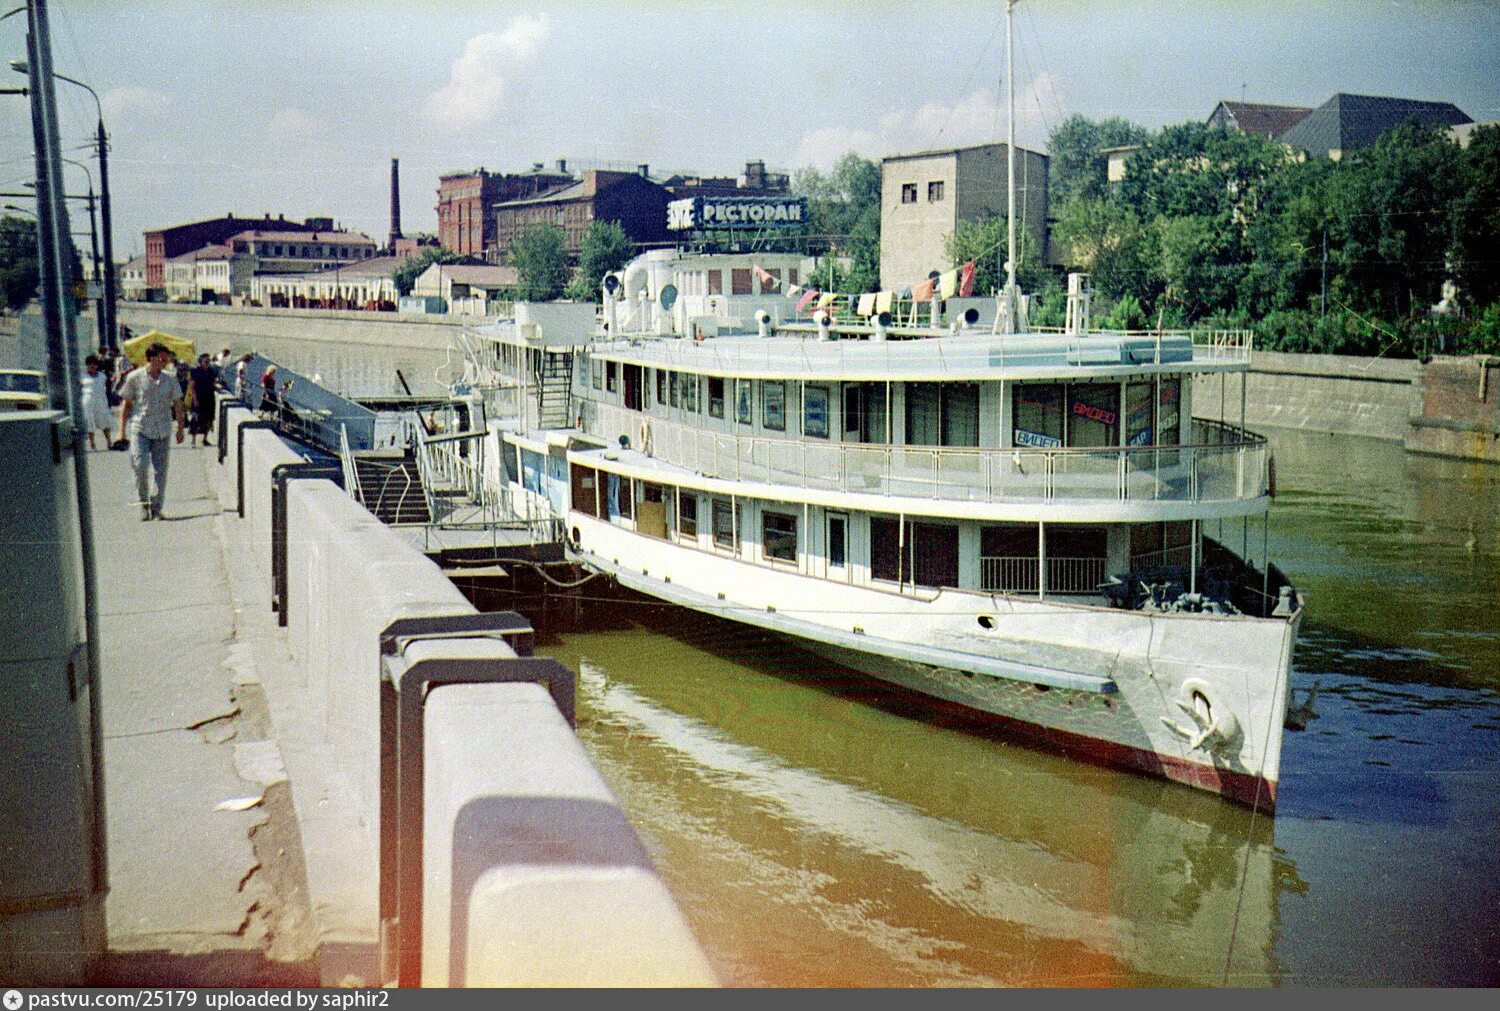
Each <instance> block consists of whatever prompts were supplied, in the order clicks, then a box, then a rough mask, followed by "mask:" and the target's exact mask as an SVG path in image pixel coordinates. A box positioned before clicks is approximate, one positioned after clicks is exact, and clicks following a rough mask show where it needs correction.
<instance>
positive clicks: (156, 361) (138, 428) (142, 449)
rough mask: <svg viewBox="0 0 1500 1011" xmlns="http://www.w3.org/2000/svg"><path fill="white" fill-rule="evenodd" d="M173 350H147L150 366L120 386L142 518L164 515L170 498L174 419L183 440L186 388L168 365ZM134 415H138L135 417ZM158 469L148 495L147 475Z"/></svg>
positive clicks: (155, 347) (123, 423) (123, 425)
mask: <svg viewBox="0 0 1500 1011" xmlns="http://www.w3.org/2000/svg"><path fill="white" fill-rule="evenodd" d="M171 363H172V352H171V351H169V350H167V346H166V345H165V344H153V345H151V347H149V348H147V349H146V367H145V368H140V369H136V370H135V371H134V372H132V373H130V375H128V376H126V377H125V385H124V386H122V387H121V388H120V398H121V399H120V431H122V432H128V433H129V435H130V466H131V467H132V468H133V469H134V470H135V490H136V496H137V498H138V499H139V500H140V503H141V519H143V520H152V519H160V518H161V507H162V504H163V502H165V501H166V497H167V462H168V456H169V454H170V452H171V448H172V447H171V444H170V443H169V442H168V441H167V440H168V439H170V438H171V437H172V422H173V421H174V420H175V421H176V422H177V441H178V442H179V443H180V442H182V433H183V410H182V388H181V387H180V386H178V384H177V377H176V375H174V374H173V373H172V371H171V370H170V369H169V368H168V366H169V365H170V364H171ZM132 415H133V416H134V417H132ZM151 471H154V472H155V476H156V494H154V495H148V489H147V481H146V479H147V477H148V476H149V472H151Z"/></svg>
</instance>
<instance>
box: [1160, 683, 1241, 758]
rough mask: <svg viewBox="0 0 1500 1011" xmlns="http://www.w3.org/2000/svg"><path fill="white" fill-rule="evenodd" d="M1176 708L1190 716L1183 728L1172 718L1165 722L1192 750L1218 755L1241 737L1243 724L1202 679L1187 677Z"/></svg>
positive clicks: (1174, 703)
mask: <svg viewBox="0 0 1500 1011" xmlns="http://www.w3.org/2000/svg"><path fill="white" fill-rule="evenodd" d="M1172 703H1173V705H1174V706H1175V707H1176V708H1177V709H1179V710H1181V711H1182V713H1183V714H1184V715H1186V716H1187V718H1188V722H1189V725H1188V726H1183V725H1182V724H1180V723H1178V722H1177V721H1176V720H1175V719H1172V718H1171V717H1169V716H1163V717H1162V718H1161V721H1162V723H1163V724H1165V725H1166V726H1167V728H1168V729H1169V730H1171V731H1173V732H1174V733H1176V734H1177V735H1178V736H1180V737H1182V738H1183V739H1184V740H1185V741H1186V742H1187V750H1188V751H1200V750H1201V751H1204V752H1207V753H1209V754H1214V753H1217V752H1221V751H1224V750H1226V749H1227V748H1228V747H1229V746H1230V745H1232V744H1233V743H1235V742H1236V741H1237V740H1238V739H1239V737H1240V721H1239V719H1238V718H1237V717H1236V716H1235V714H1234V710H1232V709H1230V707H1229V705H1228V704H1227V703H1226V702H1225V701H1224V698H1223V696H1222V695H1221V694H1220V693H1219V692H1218V690H1217V689H1215V688H1214V687H1213V686H1212V685H1210V684H1209V683H1208V682H1207V681H1204V680H1203V679H1202V678H1187V679H1185V680H1184V681H1183V682H1182V688H1181V689H1180V690H1179V691H1178V693H1177V697H1176V698H1174V699H1173V700H1172Z"/></svg>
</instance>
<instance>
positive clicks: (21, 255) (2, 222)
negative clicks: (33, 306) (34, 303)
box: [0, 214, 42, 309]
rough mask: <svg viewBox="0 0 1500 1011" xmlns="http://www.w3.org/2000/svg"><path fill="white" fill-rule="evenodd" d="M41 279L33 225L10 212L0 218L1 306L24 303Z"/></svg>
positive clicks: (14, 305) (17, 305)
mask: <svg viewBox="0 0 1500 1011" xmlns="http://www.w3.org/2000/svg"><path fill="white" fill-rule="evenodd" d="M41 281H42V270H41V263H40V261H39V260H38V258H37V245H36V225H35V224H34V223H33V222H31V221H28V220H27V219H25V218H21V217H16V216H14V215H10V214H7V215H6V216H5V217H3V218H0V291H3V293H4V298H5V307H6V308H7V309H20V308H22V307H24V306H25V305H26V303H27V302H29V301H31V299H32V298H33V297H35V295H36V290H37V286H38V285H39V284H41Z"/></svg>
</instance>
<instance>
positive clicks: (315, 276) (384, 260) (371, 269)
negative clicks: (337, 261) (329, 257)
mask: <svg viewBox="0 0 1500 1011" xmlns="http://www.w3.org/2000/svg"><path fill="white" fill-rule="evenodd" d="M405 262H406V260H405V259H404V258H403V257H400V256H372V257H370V258H369V259H368V260H355V261H353V262H352V263H347V264H345V265H344V266H342V267H329V268H328V269H327V270H316V271H308V272H307V273H301V274H261V275H260V277H261V278H262V279H269V280H286V281H311V280H324V281H334V280H337V281H350V280H354V279H357V278H372V277H373V278H382V277H384V278H388V277H390V276H391V273H392V272H393V271H394V270H395V269H396V268H397V267H399V266H401V264H403V263H405Z"/></svg>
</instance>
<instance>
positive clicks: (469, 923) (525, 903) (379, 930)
mask: <svg viewBox="0 0 1500 1011" xmlns="http://www.w3.org/2000/svg"><path fill="white" fill-rule="evenodd" d="M226 415H227V417H226V424H225V428H226V431H225V433H224V435H225V446H226V450H227V453H226V458H225V460H224V465H223V466H222V467H221V468H218V474H217V477H218V482H217V483H218V488H219V494H220V496H221V500H222V501H223V502H225V504H226V506H228V507H230V508H232V509H234V514H229V513H226V519H225V526H226V533H227V543H228V545H229V561H230V566H229V568H230V572H231V578H232V584H233V586H234V588H235V597H236V600H237V601H239V602H240V608H239V613H240V620H241V622H242V623H243V625H242V627H243V628H244V629H245V632H246V637H247V639H248V641H249V643H250V649H249V651H248V654H247V655H246V656H245V657H244V659H245V660H246V662H247V663H248V664H249V665H250V666H252V667H253V668H254V669H255V671H256V674H257V677H258V678H259V679H260V680H261V681H262V682H263V683H264V684H265V686H266V696H267V698H268V699H269V702H270V709H271V715H272V718H273V721H274V723H275V726H276V728H277V731H278V739H279V742H280V751H281V754H282V755H283V756H284V761H285V766H286V770H287V773H288V775H289V778H290V782H291V788H292V796H293V800H294V803H295V807H296V814H297V824H298V827H299V829H300V832H301V838H302V841H303V843H304V850H305V853H306V880H307V895H308V900H309V907H310V914H309V915H310V917H311V919H312V921H313V931H314V934H315V937H316V944H317V948H318V954H319V957H318V965H319V971H320V976H321V978H322V980H323V982H324V983H325V984H337V983H341V982H344V981H346V980H350V979H354V978H358V979H362V980H364V981H366V982H375V981H378V980H390V979H392V978H394V977H393V967H399V969H400V979H401V980H402V982H403V984H405V985H413V983H414V982H415V981H420V982H421V983H422V984H423V985H428V986H432V985H437V986H496V985H558V984H571V985H590V986H602V985H620V984H637V985H642V984H643V985H657V986H660V985H673V984H688V985H710V984H712V983H713V974H712V971H711V970H710V968H709V966H708V963H707V961H706V959H705V957H704V955H703V953H702V951H701V949H700V948H699V947H698V945H697V942H696V941H695V940H694V939H693V937H692V934H691V932H690V931H689V929H688V927H687V924H686V921H685V920H684V918H683V916H682V914H681V912H680V911H679V910H678V908H677V906H676V904H675V902H674V900H673V899H672V897H671V896H670V894H669V893H668V892H667V890H666V887H665V885H664V884H663V883H662V881H661V879H660V878H659V877H658V876H657V874H656V872H655V870H654V869H653V868H652V866H651V862H650V860H649V859H648V858H647V857H646V855H645V850H644V848H643V847H642V844H641V842H640V840H639V839H638V838H637V837H636V835H635V833H634V831H633V830H632V829H631V828H630V826H629V824H628V823H627V822H626V820H625V817H624V814H623V812H622V811H621V810H620V807H619V805H618V802H617V801H616V800H615V799H614V797H613V795H612V794H611V793H610V791H609V789H608V787H607V786H605V784H604V782H603V780H602V779H601V778H600V777H599V774H598V773H597V771H595V770H594V768H593V766H592V764H591V763H590V762H589V760H588V758H587V756H586V755H585V753H584V752H583V750H582V748H581V746H580V745H579V743H578V741H577V739H576V737H574V735H573V733H572V731H571V729H570V727H569V724H568V719H570V718H571V711H572V694H571V692H572V683H571V676H569V679H568V681H567V684H568V688H567V692H566V695H565V697H560V696H559V694H558V692H559V689H558V687H557V682H556V679H554V680H552V681H549V682H548V684H550V685H551V690H550V691H549V689H548V688H547V687H544V686H543V685H542V684H538V683H536V678H535V676H533V673H532V672H533V671H534V670H539V669H540V667H543V666H545V665H548V664H551V665H553V666H554V667H559V666H560V665H557V664H556V662H555V661H542V660H534V659H531V658H529V656H528V654H529V639H530V633H529V629H528V630H527V631H526V633H524V636H523V639H516V640H512V639H508V638H505V637H503V636H499V635H496V634H494V633H491V632H485V631H480V630H479V629H480V626H484V627H486V628H488V627H489V626H488V625H486V624H485V622H483V621H476V619H481V618H483V617H484V616H481V615H478V614H477V613H476V612H475V610H474V608H473V606H472V605H471V604H470V603H469V602H468V600H466V599H465V598H464V597H463V595H462V594H461V593H460V592H459V591H458V590H457V589H456V588H455V587H454V586H453V584H452V583H451V582H450V581H449V580H448V579H447V578H446V577H445V576H444V575H443V574H442V572H441V570H440V569H439V568H438V567H437V565H436V564H434V563H433V562H431V561H430V560H428V559H427V558H426V557H424V556H423V555H422V554H421V553H420V552H418V551H417V550H415V549H414V548H412V547H410V546H409V545H407V543H406V542H405V541H403V540H402V539H401V538H400V537H398V536H397V535H396V534H395V533H394V532H393V531H391V529H390V528H388V527H386V526H385V525H384V524H382V523H380V522H379V521H378V520H376V519H375V518H374V517H373V516H372V515H370V513H369V512H368V511H366V510H365V509H364V508H363V507H362V506H360V505H359V504H358V503H357V502H355V501H354V500H353V499H351V498H350V497H349V496H348V495H346V494H345V493H344V492H343V491H342V490H341V489H340V488H339V487H338V486H337V485H336V484H335V483H334V482H333V481H331V480H328V479H326V478H323V477H318V476H314V475H311V474H303V475H301V476H300V477H299V478H298V479H295V480H286V481H285V483H284V486H283V490H282V491H281V492H279V495H280V499H281V501H282V503H283V505H282V507H281V510H280V516H279V517H278V515H277V512H276V510H275V509H273V505H272V503H273V487H274V486H275V485H276V483H277V481H276V476H277V472H278V469H280V470H281V471H282V473H285V472H286V471H285V468H286V467H287V466H288V465H296V464H298V463H299V462H301V461H302V459H303V458H302V457H300V456H299V455H298V454H297V453H295V452H293V451H292V449H291V448H290V447H289V446H288V445H287V444H286V443H284V442H283V441H282V440H281V439H280V438H279V436H277V435H276V433H275V432H274V431H272V430H271V429H268V428H264V427H243V428H242V426H245V425H247V423H249V422H251V421H253V420H254V419H253V416H252V415H251V414H250V413H249V412H248V411H246V410H244V409H242V408H239V407H234V408H230V409H229V410H228V411H227V412H226ZM241 503H243V513H244V516H243V519H241V518H239V517H238V515H237V514H238V512H239V511H240V509H241ZM278 548H280V550H281V552H282V558H283V559H284V560H281V561H279V562H273V558H275V557H276V555H275V554H274V553H275V552H276V551H277V550H278ZM278 567H279V571H280V573H281V574H282V576H281V580H282V581H281V587H282V589H283V591H284V592H278V591H277V582H278V581H277V579H276V573H277V570H278ZM278 598H279V599H278ZM272 600H278V603H277V608H278V611H279V614H278V615H272V614H271V607H270V604H271V602H272ZM278 618H279V620H278ZM283 626H284V627H283ZM465 629H470V630H469V631H465ZM492 674H493V675H495V676H493V677H492V676H491V675H492ZM475 676H482V677H483V678H485V679H486V683H467V681H468V680H472V679H473V678H474V677H475ZM501 680H505V681H508V682H509V683H496V682H498V681H501ZM398 713H399V714H401V715H397V714H398ZM408 716H412V717H413V719H412V720H408V719H407V717H408ZM393 721H394V722H393ZM393 751H394V752H395V756H394V757H392V752H393ZM424 755H425V758H424ZM408 756H414V757H408ZM413 761H414V762H415V763H416V764H415V765H412V764H411V763H412V762H413ZM388 763H389V764H388ZM408 773H411V774H413V775H415V776H416V777H417V778H416V779H415V780H406V779H395V777H398V776H406V775H408ZM393 780H394V781H393ZM412 782H414V783H415V784H416V790H417V792H416V794H415V796H416V798H417V799H416V800H415V801H413V800H411V796H412V794H411V793H410V792H409V791H410V790H411V786H410V785H409V784H410V783H412ZM398 783H407V784H408V785H407V786H402V787H400V788H399V789H398V786H397V784H398ZM393 791H394V792H393ZM408 804H415V805H416V806H415V807H413V808H411V809H408V808H407V805H408ZM391 847H396V848H398V849H400V852H401V855H400V857H399V860H397V859H395V858H394V850H392V849H391ZM402 847H404V848H402ZM398 865H399V866H398ZM411 867H415V868H416V872H415V873H413V874H412V876H410V877H408V873H409V872H408V868H411ZM393 871H395V872H396V873H397V877H395V878H392V877H390V875H391V874H392V873H393ZM397 903H399V911H400V913H402V914H404V915H403V917H398V918H397V919H398V920H399V923H400V924H401V925H403V926H404V928H405V932H406V936H404V937H400V938H399V941H398V943H396V944H394V945H392V944H391V943H390V933H389V931H390V928H391V925H392V922H393V921H392V916H393V913H396V912H397V911H398V907H397V905H396V904H397ZM383 941H384V942H385V951H384V955H383V957H384V958H385V959H386V964H385V968H384V970H382V969H381V968H380V967H378V966H377V965H376V963H375V956H376V955H377V953H378V952H380V949H381V945H382V942H383ZM413 952H418V953H419V957H418V958H417V961H419V962H420V964H419V965H416V966H415V968H414V970H413V973H412V974H411V975H408V973H407V968H408V964H407V961H406V960H407V958H408V957H409V956H411V955H412V953H413ZM408 981H412V982H408Z"/></svg>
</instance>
